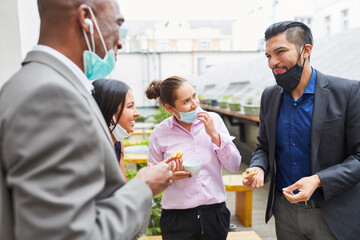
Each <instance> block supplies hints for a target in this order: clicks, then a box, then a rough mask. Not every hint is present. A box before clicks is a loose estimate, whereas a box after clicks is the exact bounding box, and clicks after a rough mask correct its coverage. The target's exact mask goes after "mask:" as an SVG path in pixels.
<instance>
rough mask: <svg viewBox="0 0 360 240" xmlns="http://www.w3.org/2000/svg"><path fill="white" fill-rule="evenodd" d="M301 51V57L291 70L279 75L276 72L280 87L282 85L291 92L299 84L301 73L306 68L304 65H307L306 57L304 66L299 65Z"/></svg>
mask: <svg viewBox="0 0 360 240" xmlns="http://www.w3.org/2000/svg"><path fill="white" fill-rule="evenodd" d="M303 50H304V49H303ZM301 53H302V51H301ZM301 53H300V55H299V58H298V60H297V62H296V64H295V65H294V66H292V67H291V68H289V70H287V71H286V72H285V73H283V74H278V75H275V74H274V77H275V80H276V83H277V84H278V85H279V86H280V87H282V88H283V89H284V90H285V91H287V92H288V93H291V92H292V91H294V89H295V88H296V87H297V86H298V85H299V83H300V80H301V75H302V72H303V70H304V65H305V61H306V59H305V60H304V63H303V65H302V66H299V65H298V64H297V63H298V62H299V60H300V57H301Z"/></svg>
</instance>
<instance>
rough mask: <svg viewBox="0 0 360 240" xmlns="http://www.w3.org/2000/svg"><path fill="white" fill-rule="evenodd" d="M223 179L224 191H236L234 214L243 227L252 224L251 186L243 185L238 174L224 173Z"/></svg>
mask: <svg viewBox="0 0 360 240" xmlns="http://www.w3.org/2000/svg"><path fill="white" fill-rule="evenodd" d="M223 181H224V185H225V189H226V191H230V192H231V191H233V192H236V193H235V194H236V195H235V215H236V216H237V217H238V219H239V220H240V222H242V224H244V227H251V225H252V193H253V190H252V189H251V188H247V187H245V186H244V185H243V183H242V181H243V177H242V175H240V174H236V175H224V176H223Z"/></svg>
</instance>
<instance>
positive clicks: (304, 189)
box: [283, 174, 321, 203]
mask: <svg viewBox="0 0 360 240" xmlns="http://www.w3.org/2000/svg"><path fill="white" fill-rule="evenodd" d="M320 186H321V181H320V178H319V176H318V175H316V174H315V175H312V176H310V177H303V178H301V179H300V180H299V181H297V182H296V183H294V184H293V185H291V186H288V187H286V188H283V194H284V196H285V197H286V199H287V200H288V201H289V202H291V203H297V202H302V201H308V200H309V199H310V197H311V196H312V194H313V193H314V191H315V190H316V188H318V187H320ZM295 190H299V192H298V193H297V194H294V193H293V191H295Z"/></svg>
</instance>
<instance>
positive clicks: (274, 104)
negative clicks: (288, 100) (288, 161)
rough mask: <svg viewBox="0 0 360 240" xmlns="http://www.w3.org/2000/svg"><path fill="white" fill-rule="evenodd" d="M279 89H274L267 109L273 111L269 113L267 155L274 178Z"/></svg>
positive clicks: (279, 100) (279, 102)
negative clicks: (268, 154)
mask: <svg viewBox="0 0 360 240" xmlns="http://www.w3.org/2000/svg"><path fill="white" fill-rule="evenodd" d="M281 96H282V94H281V88H280V87H279V88H278V89H276V90H275V91H274V92H273V94H272V96H270V99H272V101H269V104H271V106H270V107H269V108H268V109H273V111H272V112H270V121H269V130H268V131H269V137H270V139H269V153H270V158H269V159H270V166H272V171H273V172H274V174H273V175H274V176H275V174H276V168H275V165H274V159H275V147H276V125H277V121H278V117H279V110H280V104H281Z"/></svg>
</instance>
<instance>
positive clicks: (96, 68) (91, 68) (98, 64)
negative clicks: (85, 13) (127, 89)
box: [83, 6, 115, 80]
mask: <svg viewBox="0 0 360 240" xmlns="http://www.w3.org/2000/svg"><path fill="white" fill-rule="evenodd" d="M88 8H89V12H90V14H91V17H92V19H93V21H94V23H95V27H96V30H97V32H98V34H99V37H100V39H101V43H102V45H103V47H104V49H105V52H106V54H105V56H104V58H103V59H102V58H101V57H99V56H98V55H97V54H96V53H95V40H94V31H93V30H92V29H91V28H92V26H90V35H91V42H92V48H91V46H90V43H89V39H88V37H87V34H86V32H85V30H84V29H83V33H84V37H85V40H86V44H87V46H88V48H89V50H86V51H84V54H83V61H84V73H85V75H86V77H87V78H88V79H89V80H97V79H100V78H104V77H106V76H107V75H109V74H110V73H111V71H112V70H113V69H114V67H115V53H114V50H110V51H107V48H106V45H105V41H104V38H103V36H102V34H101V31H100V28H99V26H98V24H97V22H96V18H95V15H94V13H93V11H92V9H91V7H90V6H89V7H88Z"/></svg>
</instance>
